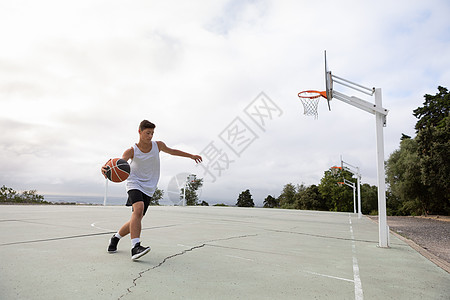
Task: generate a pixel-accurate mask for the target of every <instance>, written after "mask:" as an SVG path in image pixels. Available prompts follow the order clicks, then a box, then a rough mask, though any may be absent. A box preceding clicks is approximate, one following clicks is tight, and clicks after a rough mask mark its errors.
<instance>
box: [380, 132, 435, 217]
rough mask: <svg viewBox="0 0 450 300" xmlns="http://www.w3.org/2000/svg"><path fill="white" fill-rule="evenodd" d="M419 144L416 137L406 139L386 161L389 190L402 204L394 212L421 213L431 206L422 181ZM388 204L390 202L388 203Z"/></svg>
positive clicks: (401, 213)
mask: <svg viewBox="0 0 450 300" xmlns="http://www.w3.org/2000/svg"><path fill="white" fill-rule="evenodd" d="M417 149H418V145H417V142H416V141H415V140H414V139H404V140H403V141H401V142H400V149H398V150H396V151H394V152H393V153H392V154H391V155H390V156H389V159H388V161H387V163H386V176H387V182H388V190H389V192H390V193H392V196H393V197H390V198H389V199H388V200H390V199H396V198H398V199H399V202H400V203H401V205H400V206H399V207H398V208H397V212H396V213H394V214H400V215H403V214H404V215H409V214H412V215H420V214H422V213H424V212H426V211H427V209H428V206H429V200H430V197H429V193H428V188H427V186H425V185H424V184H423V183H422V180H421V170H420V160H419V155H418V151H417ZM386 205H387V206H389V205H390V204H389V203H387V204H386Z"/></svg>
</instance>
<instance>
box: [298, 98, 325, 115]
mask: <svg viewBox="0 0 450 300" xmlns="http://www.w3.org/2000/svg"><path fill="white" fill-rule="evenodd" d="M298 97H299V98H300V100H301V101H302V104H303V111H304V115H306V116H314V118H315V119H317V117H318V115H319V113H318V111H317V109H318V107H319V100H320V97H323V98H325V99H326V98H327V93H326V92H325V91H323V92H319V91H303V92H300V93H298Z"/></svg>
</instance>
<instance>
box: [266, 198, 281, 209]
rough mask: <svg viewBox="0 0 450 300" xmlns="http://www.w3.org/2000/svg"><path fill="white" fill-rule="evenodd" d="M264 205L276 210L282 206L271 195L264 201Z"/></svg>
mask: <svg viewBox="0 0 450 300" xmlns="http://www.w3.org/2000/svg"><path fill="white" fill-rule="evenodd" d="M263 204H264V207H265V208H274V207H279V206H280V202H279V201H278V199H276V198H274V197H272V196H271V195H269V196H267V197H266V199H264V203H263Z"/></svg>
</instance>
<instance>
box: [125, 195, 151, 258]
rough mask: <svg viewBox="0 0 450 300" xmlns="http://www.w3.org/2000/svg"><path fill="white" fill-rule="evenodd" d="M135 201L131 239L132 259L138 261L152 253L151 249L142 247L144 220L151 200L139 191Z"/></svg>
mask: <svg viewBox="0 0 450 300" xmlns="http://www.w3.org/2000/svg"><path fill="white" fill-rule="evenodd" d="M135 194H138V196H136V195H135V197H134V198H135V199H133V213H132V214H131V219H130V226H129V228H130V237H131V245H132V249H131V259H133V260H136V259H138V258H140V257H141V256H143V255H145V254H147V253H148V252H150V247H143V246H141V239H140V237H141V230H142V218H143V217H144V214H145V212H146V211H147V208H148V204H149V200H148V199H149V198H150V197H148V196H147V195H145V194H144V193H142V192H140V191H137V192H136V193H135Z"/></svg>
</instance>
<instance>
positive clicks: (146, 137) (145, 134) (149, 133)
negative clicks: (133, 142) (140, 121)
mask: <svg viewBox="0 0 450 300" xmlns="http://www.w3.org/2000/svg"><path fill="white" fill-rule="evenodd" d="M154 132H155V129H154V128H146V129H144V130H142V131H140V132H139V135H140V138H141V140H143V141H145V142H147V143H150V141H151V140H152V138H153V133H154Z"/></svg>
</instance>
